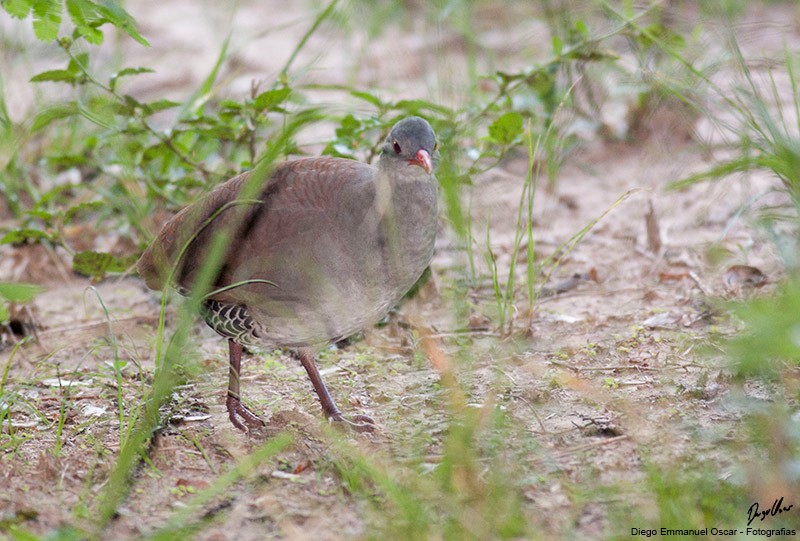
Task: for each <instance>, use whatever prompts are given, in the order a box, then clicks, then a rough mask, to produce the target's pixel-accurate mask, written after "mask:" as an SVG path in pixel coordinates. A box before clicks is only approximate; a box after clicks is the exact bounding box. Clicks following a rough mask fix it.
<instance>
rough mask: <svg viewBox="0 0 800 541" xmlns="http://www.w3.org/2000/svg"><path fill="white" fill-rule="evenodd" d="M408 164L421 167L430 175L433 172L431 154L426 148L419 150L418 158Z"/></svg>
mask: <svg viewBox="0 0 800 541" xmlns="http://www.w3.org/2000/svg"><path fill="white" fill-rule="evenodd" d="M408 164H409V165H419V166H420V167H422V168H423V169H424V170H425V172H426V173H428V174H429V175H430V174H431V173H432V172H433V160H432V159H431V155H430V153H429V152H428V151H427V150H425V149H424V148H421V149H419V150H418V151H417V157H416V158H414V159H413V160H409V161H408Z"/></svg>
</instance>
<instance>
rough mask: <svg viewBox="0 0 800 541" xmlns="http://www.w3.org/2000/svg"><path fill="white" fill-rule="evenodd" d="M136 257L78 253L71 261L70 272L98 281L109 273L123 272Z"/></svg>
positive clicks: (103, 253) (102, 253)
mask: <svg viewBox="0 0 800 541" xmlns="http://www.w3.org/2000/svg"><path fill="white" fill-rule="evenodd" d="M134 263H136V256H135V255H134V256H130V257H116V256H113V255H111V254H109V253H106V252H92V251H87V252H78V253H77V254H75V257H74V258H73V259H72V270H74V271H75V272H77V273H78V274H81V275H83V276H89V277H90V278H95V279H100V278H103V277H105V276H106V274H108V273H110V272H125V271H126V270H128V269H129V268H130V267H131V266H132V265H133V264H134Z"/></svg>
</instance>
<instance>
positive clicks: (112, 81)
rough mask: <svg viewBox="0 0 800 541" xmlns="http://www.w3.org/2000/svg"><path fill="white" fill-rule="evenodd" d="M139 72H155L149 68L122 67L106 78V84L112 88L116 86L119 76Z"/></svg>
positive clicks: (137, 73)
mask: <svg viewBox="0 0 800 541" xmlns="http://www.w3.org/2000/svg"><path fill="white" fill-rule="evenodd" d="M140 73H155V70H152V69H150V68H124V69H121V70H119V71H118V72H117V73H115V74H114V75H112V76H111V77H110V78H109V80H108V86H109V87H110V88H111V90H114V89H115V88H116V86H117V79H119V78H120V77H127V76H131V75H139V74H140Z"/></svg>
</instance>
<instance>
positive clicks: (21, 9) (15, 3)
mask: <svg viewBox="0 0 800 541" xmlns="http://www.w3.org/2000/svg"><path fill="white" fill-rule="evenodd" d="M0 5H2V6H3V9H5V10H6V11H7V12H8V14H9V15H11V16H12V17H16V18H17V19H24V18H25V17H27V16H28V14H29V13H30V12H31V9H33V1H32V0H5V1H4V2H0Z"/></svg>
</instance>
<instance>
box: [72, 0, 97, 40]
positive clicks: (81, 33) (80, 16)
mask: <svg viewBox="0 0 800 541" xmlns="http://www.w3.org/2000/svg"><path fill="white" fill-rule="evenodd" d="M67 13H69V17H70V19H72V22H73V23H74V24H75V31H74V32H73V37H74V38H77V37H83V38H84V39H85V40H86V41H88V42H89V43H92V44H94V45H100V44H101V43H103V32H102V31H101V30H100V29H98V28H97V27H98V26H99V25H100V24H102V23H103V22H105V19H103V18H102V17H98V15H97V10H96V9H95V4H94V2H91V1H89V0H67Z"/></svg>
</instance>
